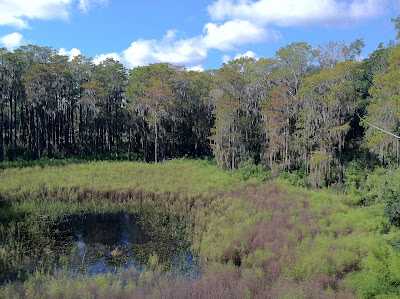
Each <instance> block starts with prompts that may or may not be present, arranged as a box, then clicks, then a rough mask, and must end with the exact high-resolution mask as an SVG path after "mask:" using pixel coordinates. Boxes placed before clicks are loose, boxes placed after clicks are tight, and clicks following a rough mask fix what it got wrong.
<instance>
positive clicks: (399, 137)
mask: <svg viewBox="0 0 400 299" xmlns="http://www.w3.org/2000/svg"><path fill="white" fill-rule="evenodd" d="M357 116H358V117H359V118H360V119H361V120H362V121H363V122H365V123H366V124H368V125H370V126H371V127H374V128H375V129H378V130H380V131H382V132H385V133H386V134H389V135H391V136H393V137H396V138H398V139H400V136H397V135H395V134H393V133H390V132H388V131H386V130H384V129H381V128H379V127H377V126H375V125H373V124H371V123H369V122H367V121H366V120H365V119H363V118H362V117H361V116H360V115H358V114H357Z"/></svg>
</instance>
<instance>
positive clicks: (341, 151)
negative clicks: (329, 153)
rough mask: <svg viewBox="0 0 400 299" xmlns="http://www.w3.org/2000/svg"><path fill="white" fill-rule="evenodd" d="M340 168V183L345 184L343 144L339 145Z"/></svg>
mask: <svg viewBox="0 0 400 299" xmlns="http://www.w3.org/2000/svg"><path fill="white" fill-rule="evenodd" d="M339 169H340V170H339V183H340V184H343V183H344V181H343V149H342V146H341V145H339Z"/></svg>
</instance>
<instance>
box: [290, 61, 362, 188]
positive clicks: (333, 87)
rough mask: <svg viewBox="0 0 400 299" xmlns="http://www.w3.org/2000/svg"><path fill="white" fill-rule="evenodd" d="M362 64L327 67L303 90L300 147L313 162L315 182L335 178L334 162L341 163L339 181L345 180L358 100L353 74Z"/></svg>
mask: <svg viewBox="0 0 400 299" xmlns="http://www.w3.org/2000/svg"><path fill="white" fill-rule="evenodd" d="M358 65H359V63H357V62H350V61H347V62H341V63H339V64H338V65H337V66H336V67H335V68H329V67H328V68H324V69H323V70H322V72H321V73H319V74H315V75H313V76H311V77H309V78H307V79H305V81H304V84H303V86H302V87H301V90H300V91H299V98H300V99H301V108H300V110H299V119H298V121H297V123H296V126H297V132H296V134H297V136H298V139H297V149H298V152H299V154H300V157H302V158H301V159H302V160H303V162H305V163H306V164H307V163H308V164H309V166H310V181H311V183H312V184H313V185H314V186H317V185H318V184H319V182H320V181H321V180H325V181H326V182H328V183H329V182H330V181H331V180H332V177H331V165H332V164H336V165H337V164H338V165H339V168H340V171H339V172H340V174H339V182H341V183H343V162H344V161H343V149H344V146H345V137H346V134H347V132H348V131H349V130H350V124H349V122H350V119H351V117H352V116H353V113H354V111H355V108H356V103H357V101H356V97H357V93H356V89H355V86H354V85H353V78H354V77H355V73H356V72H357V67H358Z"/></svg>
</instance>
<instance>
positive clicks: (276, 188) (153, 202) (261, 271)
mask: <svg viewBox="0 0 400 299" xmlns="http://www.w3.org/2000/svg"><path fill="white" fill-rule="evenodd" d="M379 171H382V172H383V170H377V171H376V173H371V175H369V176H365V177H364V179H362V180H360V181H359V182H358V183H357V185H354V184H356V183H354V184H353V185H351V184H350V183H349V184H350V185H349V186H348V189H347V191H348V193H349V195H344V194H343V193H337V194H336V193H333V192H332V191H329V190H327V189H321V190H317V191H315V190H308V189H304V188H301V187H298V186H293V184H291V183H290V182H289V179H290V178H288V179H285V180H283V179H277V180H274V181H263V180H264V179H266V178H268V177H269V176H268V174H265V173H264V174H262V173H261V172H259V171H258V170H256V169H250V168H249V169H247V170H245V171H242V173H240V172H239V173H235V174H231V173H228V172H223V171H221V170H220V169H219V168H218V167H217V166H215V165H212V164H210V163H208V162H205V161H200V160H198V161H185V160H173V161H169V162H166V163H163V164H157V165H155V164H143V163H132V162H97V163H95V162H92V163H86V164H69V165H64V166H45V167H41V166H34V167H28V168H8V169H4V170H2V171H1V172H0V197H1V199H2V200H3V201H5V202H6V203H7V204H10V205H12V207H13V211H15V212H17V211H18V212H24V213H36V214H38V215H39V214H49V215H52V214H55V213H58V214H59V213H62V211H64V212H65V213H66V212H71V210H73V209H76V210H86V211H91V210H96V209H101V210H107V209H126V208H127V207H129V208H130V209H139V208H142V209H143V208H144V207H145V208H147V209H152V210H160V211H168V213H170V214H172V215H176V216H177V217H182V218H184V219H185V221H186V222H187V223H188V224H189V225H188V227H189V228H190V229H187V231H186V234H187V237H188V238H189V239H190V241H191V244H192V246H191V247H192V248H191V249H192V252H194V253H195V254H197V255H198V256H199V258H200V259H201V261H202V263H201V264H202V270H201V274H200V277H197V276H194V277H193V276H190V275H189V276H185V275H181V274H178V273H176V272H175V271H174V270H169V271H167V272H165V271H162V269H161V268H160V267H159V265H157V263H156V262H154V259H153V260H152V259H151V258H149V263H148V267H146V269H145V270H144V271H142V272H139V271H137V270H135V269H128V270H125V271H120V272H119V273H118V274H112V275H111V274H107V275H97V276H89V275H85V274H80V275H76V276H73V277H71V276H68V274H67V273H64V272H59V273H56V274H54V275H50V274H47V273H45V272H42V273H41V272H36V273H33V274H32V275H31V276H30V277H29V278H28V279H27V280H26V281H25V282H20V283H18V282H13V283H9V284H7V285H6V286H4V287H2V288H1V289H0V297H6V298H14V297H20V298H22V297H28V298H36V297H51V298H75V297H76V296H80V297H86V298H111V297H112V298H141V297H146V296H147V297H149V298H157V297H162V298H187V297H193V298H217V297H218V298H358V297H361V298H374V297H378V298H398V297H399V296H400V287H399V286H400V252H399V247H400V232H399V230H398V229H397V228H396V227H395V226H394V225H391V223H392V224H395V220H393V219H392V218H393V217H392V218H390V217H389V218H388V217H387V215H389V214H390V212H389V211H388V208H387V206H388V205H387V204H386V200H387V196H386V195H387V194H395V192H396V191H397V190H398V187H396V186H398V185H399V184H398V183H397V182H398V181H399V174H398V173H397V172H396V173H390V172H388V171H386V172H384V173H380V172H379ZM389 177H390V180H387V179H388V178H389ZM385 181H386V183H385ZM389 190H390V191H389ZM385 192H386V193H385ZM385 207H386V209H385ZM385 210H386V212H385ZM385 215H386V216H385Z"/></svg>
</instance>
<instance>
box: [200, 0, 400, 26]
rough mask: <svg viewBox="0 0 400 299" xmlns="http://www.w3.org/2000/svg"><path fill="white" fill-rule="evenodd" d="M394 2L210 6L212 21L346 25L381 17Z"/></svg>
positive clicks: (242, 1) (224, 1)
mask: <svg viewBox="0 0 400 299" xmlns="http://www.w3.org/2000/svg"><path fill="white" fill-rule="evenodd" d="M393 1H395V0H350V1H339V0H318V1H316V0H279V1H271V0H259V1H250V0H239V1H234V0H218V1H216V2H214V3H213V4H211V5H209V6H208V12H209V14H210V16H211V18H212V19H213V20H218V21H223V20H226V19H235V20H248V21H251V22H253V23H257V24H260V25H270V24H274V25H277V26H308V25H335V26H343V25H349V24H352V23H353V22H355V21H359V20H363V19H370V18H375V17H377V16H379V15H382V14H383V13H384V12H385V10H386V9H387V5H388V4H389V3H391V2H393Z"/></svg>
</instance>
